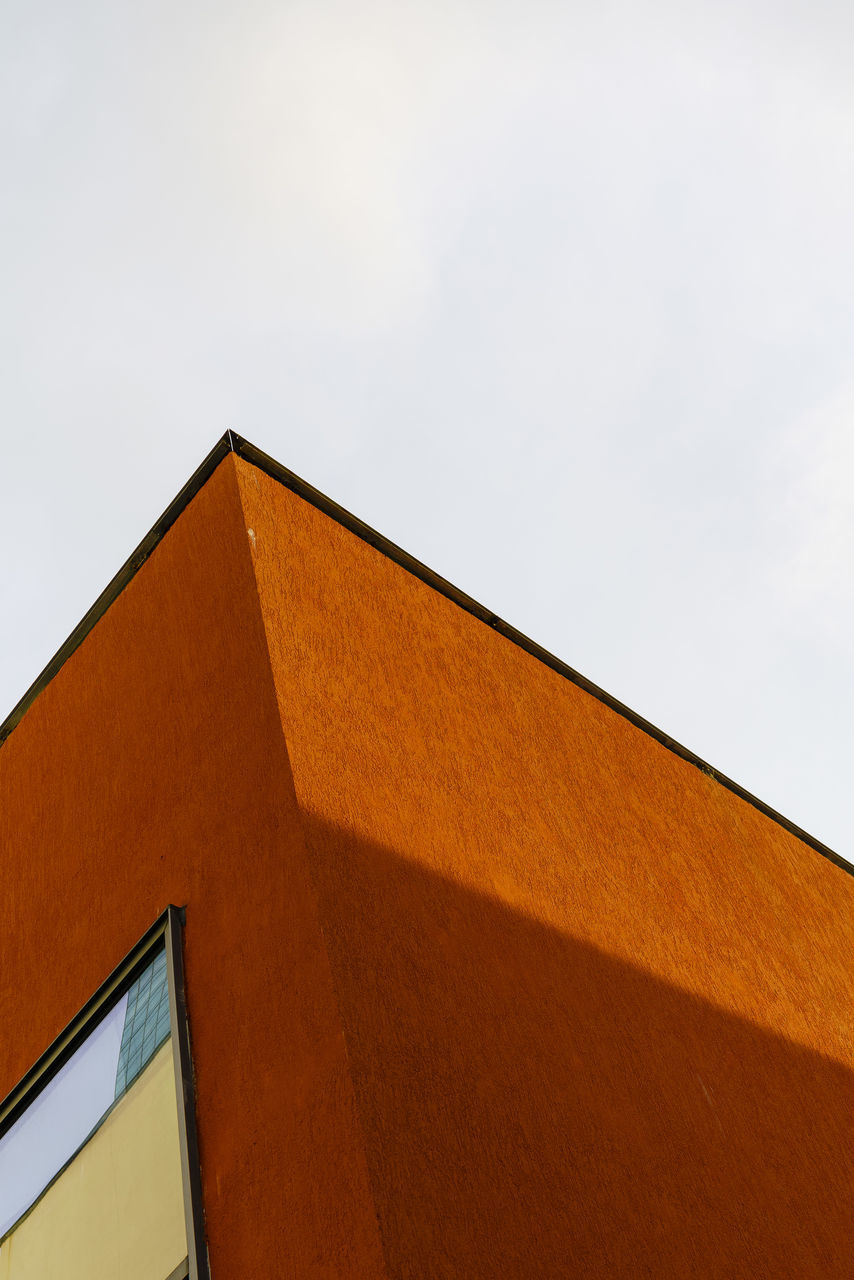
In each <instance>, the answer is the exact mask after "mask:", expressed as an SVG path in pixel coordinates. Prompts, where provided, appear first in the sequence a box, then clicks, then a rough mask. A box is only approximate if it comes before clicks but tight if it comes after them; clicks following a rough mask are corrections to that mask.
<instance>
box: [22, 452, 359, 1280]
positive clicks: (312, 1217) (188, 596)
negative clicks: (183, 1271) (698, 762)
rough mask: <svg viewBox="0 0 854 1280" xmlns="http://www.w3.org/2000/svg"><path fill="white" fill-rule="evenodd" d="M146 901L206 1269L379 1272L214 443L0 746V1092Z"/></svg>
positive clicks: (344, 1078) (231, 481)
mask: <svg viewBox="0 0 854 1280" xmlns="http://www.w3.org/2000/svg"><path fill="white" fill-rule="evenodd" d="M169 902H174V903H177V904H179V905H181V904H186V905H187V927H186V947H185V954H186V969H187V991H188V1005H189V1016H190V1026H191V1035H192V1043H193V1053H194V1063H195V1069H196V1084H197V1101H198V1118H199V1136H200V1144H201V1153H202V1164H203V1190H204V1199H205V1206H206V1211H207V1229H208V1239H209V1245H210V1256H211V1265H212V1273H213V1276H214V1280H228V1278H229V1277H234V1280H270V1278H271V1277H278V1276H294V1277H297V1276H299V1277H303V1276H306V1277H321V1276H323V1277H325V1276H346V1277H353V1278H354V1280H355V1277H359V1280H363V1278H364V1277H375V1276H380V1275H383V1274H384V1268H383V1261H382V1256H381V1253H380V1248H379V1242H378V1235H377V1224H376V1217H375V1214H374V1209H373V1204H372V1200H371V1196H370V1193H369V1189H368V1182H367V1174H366V1166H365V1160H364V1155H363V1150H362V1142H361V1135H360V1131H359V1124H358V1118H357V1114H356V1111H355V1106H354V1098H353V1090H352V1086H351V1083H350V1077H349V1074H348V1069H347V1062H346V1052H345V1045H344V1041H343V1037H342V1035H341V1030H340V1023H339V1019H338V1015H337V1009H336V1006H335V1000H334V993H333V989H332V985H331V978H330V971H329V965H328V961H327V957H326V950H325V947H324V944H323V940H322V936H321V932H320V928H319V922H318V917H317V911H316V903H315V894H314V890H313V888H312V885H311V881H310V876H309V875H308V871H307V866H306V857H305V847H304V844H303V841H302V837H301V833H300V824H299V821H298V818H297V815H296V812H295V802H294V794H293V786H292V783H291V779H290V774H289V770H288V762H287V756H286V752H285V749H284V745H283V741H282V733H281V726H280V722H279V717H278V711H277V707H276V702H275V698H274V696H273V688H272V683H271V679H270V671H269V662H268V659H267V654H266V648H265V641H264V633H263V628H262V622H261V616H260V611H259V608H258V599H257V593H256V589H255V583H254V579H253V575H252V568H251V562H250V559H249V554H248V548H247V539H246V531H245V527H244V523H243V519H242V513H241V508H240V503H239V499H238V494H237V488H236V482H235V471H234V461H233V459H232V458H227V459H226V460H225V461H224V462H223V463H222V464H221V465H220V467H219V468H218V469H217V471H216V472H215V474H214V476H213V477H212V479H211V480H210V481H209V482H208V484H207V485H206V486H205V487H204V489H203V490H202V491H201V492H200V493H199V494H198V495H197V496H196V497H195V499H194V500H193V501H192V503H191V504H190V506H189V507H188V508H187V509H186V510H185V511H184V513H183V514H182V515H181V517H180V518H179V520H178V521H177V523H176V524H175V525H174V526H173V528H172V529H171V530H170V532H169V533H168V534H167V535H166V537H165V538H164V540H163V541H162V542H161V544H160V545H159V546H158V547H157V549H156V550H155V552H154V554H153V555H152V557H151V559H150V560H149V561H148V562H147V563H146V564H145V565H144V566H143V567H142V568H141V570H140V571H139V572H138V573H137V575H136V576H135V577H134V579H133V580H132V581H131V583H130V584H129V586H128V587H127V588H126V590H125V591H124V592H123V593H122V595H121V596H120V597H119V598H118V600H117V601H116V602H115V603H114V604H113V605H112V607H111V608H110V609H109V610H108V612H107V613H106V614H105V616H104V617H103V618H102V619H101V620H100V621H99V622H98V624H97V625H96V627H95V628H94V630H93V631H92V632H91V634H90V635H89V636H88V637H87V638H86V640H85V641H84V642H83V644H82V645H81V647H80V648H79V649H78V650H77V651H76V652H75V653H74V654H73V655H72V657H71V658H70V659H69V660H68V662H67V663H66V665H65V666H64V667H63V668H62V670H61V671H60V672H59V674H58V675H57V676H56V678H55V679H54V680H53V681H52V683H51V684H50V685H49V686H48V687H47V689H46V690H45V691H44V692H43V693H42V694H41V695H40V696H39V697H38V699H37V700H36V701H35V703H34V704H33V705H32V706H31V708H30V709H29V711H28V712H27V714H26V716H25V717H24V719H23V720H22V722H21V723H20V724H19V725H18V727H17V728H16V729H15V731H14V732H13V733H12V735H11V736H10V738H9V739H8V740H7V742H6V743H5V745H4V746H3V747H2V749H0V1096H2V1095H3V1094H5V1093H6V1092H7V1091H8V1090H9V1089H10V1088H11V1087H12V1085H13V1084H14V1083H15V1082H16V1081H17V1080H18V1078H19V1077H20V1076H21V1075H22V1074H23V1072H24V1071H25V1070H26V1069H27V1068H29V1067H30V1066H31V1064H32V1063H33V1062H34V1061H35V1059H36V1058H37V1057H38V1056H39V1055H40V1054H41V1053H42V1051H43V1050H44V1049H45V1048H46V1047H47V1045H48V1044H49V1043H50V1041H51V1040H52V1039H53V1038H54V1036H55V1035H56V1034H57V1033H58V1032H59V1031H60V1030H61V1028H62V1027H63V1026H64V1025H65V1023H66V1022H67V1021H68V1020H69V1019H70V1018H71V1017H72V1016H73V1015H74V1014H75V1013H76V1012H77V1010H78V1009H79V1008H80V1007H81V1006H82V1005H83V1003H84V1002H85V1001H86V1000H87V999H88V998H89V996H90V995H91V994H92V992H93V991H94V990H95V989H96V988H97V987H98V986H99V984H100V983H101V982H102V981H103V980H104V978H105V977H106V976H107V974H108V973H109V972H110V971H111V970H112V968H113V967H114V966H115V965H116V964H117V963H118V962H119V961H120V960H121V958H122V957H123V956H124V954H125V953H126V952H127V951H128V950H129V948H130V947H131V946H132V945H133V944H134V943H135V942H136V941H137V939H138V938H139V937H140V936H141V935H142V933H143V932H144V931H145V930H146V929H147V928H148V926H149V925H150V924H151V923H152V922H153V921H154V919H155V918H156V917H157V916H158V914H159V913H160V912H161V911H162V910H163V909H164V908H165V907H166V905H167V904H168V903H169Z"/></svg>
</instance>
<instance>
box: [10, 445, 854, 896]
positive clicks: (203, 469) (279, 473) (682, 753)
mask: <svg viewBox="0 0 854 1280" xmlns="http://www.w3.org/2000/svg"><path fill="white" fill-rule="evenodd" d="M229 453H234V454H236V455H237V456H238V457H239V458H242V459H243V460H244V461H245V462H248V463H251V465H252V466H254V467H257V468H258V469H259V470H260V471H263V472H265V474H266V475H268V476H270V478H271V479H273V480H276V481H278V483H279V484H281V485H284V487H285V488H286V489H290V490H291V491H292V492H293V493H295V494H297V496H298V497H300V498H303V499H304V500H305V501H306V502H308V503H310V504H311V506H313V507H316V508H317V509H318V510H319V511H322V512H323V513H324V515H327V516H329V517H330V518H331V519H333V520H335V521H336V522H337V523H338V524H340V525H343V526H344V528H345V529H349V531H350V532H351V533H354V534H355V535H356V537H357V538H361V540H362V541H363V542H367V543H368V544H369V545H370V546H372V547H374V548H375V549H376V550H377V551H379V552H380V553H381V554H382V555H384V556H387V557H388V559H389V560H393V561H394V562H395V563H396V564H399V565H400V566H401V567H402V568H404V569H406V570H407V572H408V573H411V574H413V575H414V576H415V577H416V578H420V579H421V581H422V582H424V583H425V584H426V585H427V586H428V587H432V589H433V590H434V591H438V592H439V594H440V595H443V596H445V597H446V598H447V599H448V600H451V601H452V602H453V603H454V604H456V605H458V606H459V607H460V608H461V609H465V611H466V612H467V613H470V614H472V615H473V616H474V617H475V618H477V619H478V620H479V621H480V622H483V623H484V624H485V625H486V626H488V627H490V628H491V629H492V630H493V631H497V632H498V634H499V635H502V636H504V637H505V639H507V640H509V641H510V642H511V643H512V644H515V645H518V647H519V648H520V649H524V650H525V652H526V653H529V654H530V655H531V657H533V658H536V659H537V661H538V662H542V663H543V664H544V665H545V666H547V667H550V668H551V670H552V671H554V672H556V673H557V674H558V675H559V676H562V677H563V678H564V679H565V680H569V681H571V683H572V684H574V685H577V686H578V688H580V689H583V690H584V692H585V693H588V694H590V695H591V697H593V698H596V699H597V701H599V702H602V703H604V704H605V706H606V707H609V708H610V709H611V710H612V711H615V712H616V713H617V715H619V716H622V717H623V719H625V720H628V721H629V722H630V723H631V724H633V725H635V727H636V728H638V729H640V730H641V731H642V732H643V733H646V734H648V735H649V737H651V738H654V739H655V740H656V742H659V743H660V744H661V745H662V746H663V747H666V749H667V750H668V751H671V752H673V754H674V755H677V756H679V757H680V759H682V760H685V761H686V762H687V763H688V764H691V765H693V766H694V767H695V768H697V769H699V770H700V772H701V773H704V774H706V776H707V777H709V778H712V779H713V780H714V781H715V782H718V783H719V784H720V785H721V786H722V787H725V788H726V789H727V790H728V791H731V792H732V793H733V794H734V795H737V796H738V797H739V798H740V799H742V800H744V801H746V802H747V804H749V805H752V807H753V808H754V809H758V810H759V812H760V813H762V814H764V815H765V816H766V817H767V818H770V819H771V820H772V821H773V822H776V823H777V824H778V825H779V826H781V827H783V828H784V829H785V830H786V831H788V832H790V833H791V834H792V835H794V836H796V837H797V839H799V840H801V841H802V842H803V843H804V844H806V845H809V847H810V848H811V849H814V850H815V851H816V853H819V854H821V856H822V857H823V858H827V859H828V861H830V862H833V863H834V864H835V865H836V866H837V867H840V868H841V869H842V870H843V871H845V872H847V873H848V874H849V875H854V865H852V864H851V863H850V862H848V861H847V859H845V858H843V857H842V855H841V854H838V853H836V852H835V851H834V850H833V849H831V848H830V847H829V846H828V845H826V844H824V843H822V841H821V840H818V839H816V837H815V836H811V835H810V834H809V832H808V831H804V829H803V828H802V827H799V826H798V825H797V823H795V822H792V821H791V820H790V819H789V818H787V817H785V815H783V814H781V813H778V812H777V810H776V809H772V807H771V806H770V805H768V804H765V802H764V801H763V800H760V799H759V798H758V797H757V796H754V795H753V794H752V793H751V792H749V791H747V790H746V789H745V788H744V787H742V786H740V785H739V784H738V783H737V782H734V781H733V779H732V778H728V777H727V776H726V774H723V773H721V772H720V771H719V770H718V769H715V768H713V767H712V766H711V765H710V764H708V763H707V762H706V761H705V760H703V759H702V758H701V757H700V756H698V755H696V753H695V752H693V751H690V750H689V749H688V748H687V747H685V746H683V745H682V743H681V742H677V741H676V739H675V738H671V737H670V735H669V734H666V733H665V732H664V731H663V730H662V729H659V728H658V726H657V725H654V724H652V722H651V721H649V720H646V719H645V718H644V717H643V716H641V715H639V714H638V713H637V712H636V711H633V710H632V709H631V707H628V706H626V704H625V703H623V702H620V701H619V699H618V698H615V697H613V696H612V695H611V694H609V693H607V692H606V691H605V690H604V689H601V688H600V687H599V686H598V685H596V684H594V683H593V681H592V680H588V679H587V677H586V676H583V675H582V674H581V673H580V672H578V671H576V670H575V669H574V668H573V667H570V666H569V665H568V664H567V663H565V662H562V661H561V659H560V658H556V657H555V655H554V654H553V653H549V651H548V650H547V649H544V648H543V647H542V645H539V644H537V643H536V641H534V640H531V639H530V638H529V637H528V636H526V635H524V634H523V633H522V632H521V631H518V630H517V629H516V628H515V627H513V626H511V625H510V623H508V622H505V621H504V619H503V618H499V617H498V615H497V614H495V613H492V611H491V610H489V609H487V608H486V607H485V606H484V605H482V604H480V603H479V602H478V601H477V600H475V599H473V598H472V597H471V596H469V595H466V593H465V592H464V591H460V589H459V588H458V587H455V586H454V584H453V583H452V582H448V580H447V579H446V578H443V577H442V576H441V575H440V574H438V573H435V572H434V571H433V570H432V569H430V568H429V567H428V566H427V565H425V564H422V562H421V561H420V560H417V559H416V558H415V556H412V555H410V554H409V553H408V552H407V551H404V550H403V549H402V548H401V547H398V546H397V545H396V544H395V543H394V542H391V541H390V539H388V538H386V537H384V536H383V535H382V534H381V533H377V531H376V529H372V528H371V526H370V525H367V524H365V522H364V521H363V520H360V519H359V518H358V516H354V515H353V514H352V513H351V512H350V511H347V510H346V509H345V508H344V507H342V506H340V505H339V504H338V503H337V502H334V501H333V500H332V499H331V498H328V497H327V496H326V495H325V494H324V493H321V492H320V490H319V489H315V488H314V486H313V485H310V484H308V482H307V481H305V480H303V479H301V478H300V477H299V476H298V475H296V474H295V473H294V472H293V471H289V470H288V468H287V467H284V466H282V464H281V463H280V462H277V461H276V460H275V458H272V457H271V456H270V455H269V454H267V453H264V452H263V450H261V449H258V448H257V447H256V446H255V445H253V444H250V442H249V441H248V440H244V438H243V437H242V436H240V435H238V434H237V433H236V432H234V431H226V432H225V434H224V435H223V436H222V438H221V439H220V440H218V441H217V443H216V444H215V445H214V447H213V449H212V450H211V451H210V453H209V454H208V455H207V457H206V458H205V459H204V461H203V462H202V463H201V465H200V466H199V467H198V468H197V469H196V470H195V471H194V472H193V474H192V476H191V477H190V479H189V480H188V481H187V483H186V484H185V485H184V486H183V488H182V489H181V490H180V491H179V492H178V493H177V494H176V496H175V498H174V499H173V500H172V502H170V504H169V506H168V507H167V508H166V510H165V511H164V512H163V514H162V515H161V517H160V519H159V520H157V521H156V522H155V524H154V525H153V526H152V527H151V529H150V530H149V532H148V533H147V534H146V535H145V537H144V538H143V539H142V541H141V542H140V544H139V546H138V547H137V548H136V550H135V551H133V552H132V554H131V555H130V556H129V557H128V559H127V560H126V561H125V563H124V564H123V565H122V567H121V569H119V571H118V573H117V574H116V575H115V576H114V577H113V579H112V580H111V581H110V582H109V583H108V585H107V586H106V587H105V588H104V590H103V591H102V592H101V594H100V595H99V596H98V599H97V600H96V601H95V603H94V604H93V605H92V607H91V608H90V609H89V610H88V611H87V613H86V614H85V615H84V616H83V618H81V620H80V622H79V623H78V624H77V626H76V627H75V628H74V630H73V631H72V632H71V634H70V635H69V637H68V639H67V640H66V641H65V643H64V644H63V645H62V646H61V647H60V648H59V649H58V650H57V652H56V653H55V654H54V656H53V657H52V658H51V660H50V662H48V664H47V666H46V667H45V668H44V670H43V671H42V672H41V674H40V675H38V676H37V677H36V679H35V680H34V681H33V683H32V684H31V685H30V687H29V689H27V691H26V693H25V694H24V695H23V697H22V698H21V699H20V700H19V701H18V703H17V704H16V705H15V707H13V709H12V711H11V712H10V713H9V715H8V716H7V717H6V719H5V720H4V721H3V722H2V723H0V746H2V744H3V743H4V742H5V741H6V739H7V738H8V737H9V735H10V733H12V731H13V730H14V729H15V728H16V726H17V725H18V724H19V723H20V721H21V720H22V719H23V717H24V715H25V714H26V712H27V710H28V709H29V707H30V706H31V705H32V703H33V702H35V700H36V698H37V697H38V696H39V694H40V693H41V692H42V690H43V689H44V688H45V687H46V686H47V685H48V684H50V682H51V680H52V679H53V678H54V676H55V675H56V674H57V672H58V671H59V670H60V669H61V667H63V666H64V665H65V663H66V662H67V661H68V659H69V658H70V657H71V655H72V653H74V651H75V649H76V648H77V647H78V646H79V645H80V644H81V643H82V641H83V640H84V639H85V638H86V636H87V635H88V634H89V632H90V631H91V630H92V628H93V627H94V626H95V624H96V622H98V620H99V619H100V618H101V617H102V615H103V614H104V613H106V611H107V609H109V607H110V605H111V604H112V603H113V601H114V600H115V599H116V597H117V596H118V595H120V594H121V592H122V591H123V590H124V589H125V587H126V586H127V584H128V583H129V582H130V580H131V578H133V576H134V575H135V573H136V572H137V570H138V569H140V568H141V566H142V565H143V564H144V563H145V561H146V560H147V559H148V557H149V556H150V555H151V553H152V552H153V551H154V549H155V548H156V546H157V544H158V543H159V542H160V540H161V539H162V538H163V536H164V535H165V534H166V533H167V532H168V530H169V529H170V528H171V527H172V525H173V524H174V523H175V521H176V520H177V519H178V517H179V516H180V514H181V512H182V511H183V510H184V508H185V507H187V506H188V505H189V503H190V502H191V501H192V499H193V498H194V497H195V495H196V494H197V493H198V491H199V490H200V489H201V488H202V486H203V485H204V484H205V483H206V482H207V480H209V479H210V477H211V475H212V474H213V472H214V471H215V470H216V468H217V467H218V466H219V464H220V463H221V462H222V460H223V459H224V458H225V457H226V456H227V455H228V454H229Z"/></svg>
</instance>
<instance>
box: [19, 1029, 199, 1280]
mask: <svg viewBox="0 0 854 1280" xmlns="http://www.w3.org/2000/svg"><path fill="white" fill-rule="evenodd" d="M186 1256H187V1238H186V1231H185V1226H184V1200H183V1189H182V1184H181V1162H180V1154H179V1147H178V1113H177V1104H176V1095H175V1074H174V1069H173V1066H172V1046H171V1043H167V1044H165V1045H164V1046H163V1047H162V1048H161V1049H160V1051H159V1052H158V1053H157V1055H156V1057H155V1058H154V1060H153V1061H152V1063H151V1064H150V1066H149V1067H148V1068H147V1070H146V1071H144V1072H143V1074H142V1075H141V1076H140V1078H139V1079H138V1080H137V1081H136V1083H135V1084H134V1085H133V1086H132V1087H131V1089H130V1090H129V1091H128V1093H127V1094H126V1095H125V1096H124V1098H122V1100H121V1101H120V1102H119V1103H118V1105H117V1106H116V1108H115V1110H114V1111H113V1112H112V1113H111V1114H110V1115H109V1116H108V1117H107V1119H106V1120H105V1121H104V1123H103V1124H102V1125H101V1127H100V1129H98V1131H97V1133H96V1134H95V1136H94V1137H93V1138H92V1139H91V1141H90V1142H88V1143H87V1145H86V1146H85V1147H84V1148H83V1149H82V1151H80V1152H79V1153H78V1155H77V1156H76V1157H75V1158H74V1160H72V1162H71V1164H70V1165H69V1166H68V1168H67V1169H66V1170H65V1172H64V1173H63V1174H62V1175H61V1176H60V1177H59V1178H58V1179H57V1181H56V1182H55V1183H54V1184H53V1186H52V1187H50V1189H49V1190H48V1191H47V1192H46V1194H45V1195H44V1196H43V1197H42V1199H41V1200H40V1201H39V1202H38V1203H37V1204H36V1206H35V1208H34V1209H33V1210H32V1212H31V1213H30V1214H29V1215H28V1216H27V1217H26V1218H24V1220H23V1221H22V1222H21V1224H20V1226H19V1227H18V1228H17V1230H15V1231H13V1232H12V1234H11V1235H10V1236H9V1237H8V1239H7V1240H6V1241H4V1243H3V1245H2V1246H0V1280H45V1278H46V1277H52V1276H62V1277H63V1280H112V1278H113V1277H119V1276H120V1277H121V1280H166V1277H167V1276H169V1275H170V1274H171V1272H172V1271H173V1270H174V1269H175V1267H177V1266H178V1264H179V1263H180V1262H182V1261H183V1259H184V1258H185V1257H186Z"/></svg>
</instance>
